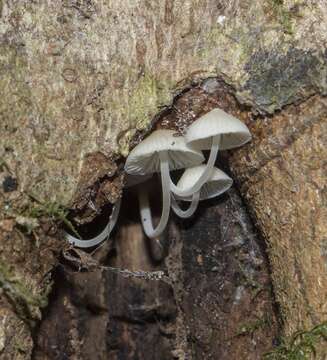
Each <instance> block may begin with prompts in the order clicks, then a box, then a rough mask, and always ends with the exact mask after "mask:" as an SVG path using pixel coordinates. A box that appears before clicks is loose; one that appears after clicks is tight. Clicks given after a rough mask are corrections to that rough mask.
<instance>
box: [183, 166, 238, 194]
mask: <svg viewBox="0 0 327 360" xmlns="http://www.w3.org/2000/svg"><path fill="white" fill-rule="evenodd" d="M205 167H206V165H199V166H194V167H191V168H188V169H186V170H185V171H184V173H183V175H182V176H181V178H180V179H179V181H178V183H177V186H178V187H179V188H181V189H183V190H186V189H188V188H190V187H191V186H193V184H194V183H195V182H196V181H197V180H198V179H199V177H200V176H201V175H202V173H203V171H204V170H205ZM232 184H233V180H232V179H231V178H230V177H229V176H228V175H227V174H225V173H224V172H223V171H221V170H220V169H218V168H217V167H214V168H213V169H212V172H211V175H210V178H209V180H208V181H207V182H206V183H204V184H203V185H202V187H201V189H200V200H206V199H211V198H213V197H215V196H218V195H220V194H222V193H223V192H225V191H227V190H228V189H229V188H230V187H231V186H232ZM177 198H178V199H181V200H184V201H192V196H187V197H185V198H184V197H182V198H181V197H178V196H177Z"/></svg>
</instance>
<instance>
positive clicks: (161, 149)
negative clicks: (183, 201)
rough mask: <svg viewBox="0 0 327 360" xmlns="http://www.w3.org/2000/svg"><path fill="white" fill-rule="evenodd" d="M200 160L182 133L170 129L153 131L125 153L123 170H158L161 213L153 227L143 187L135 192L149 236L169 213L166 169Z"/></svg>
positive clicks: (156, 233)
mask: <svg viewBox="0 0 327 360" xmlns="http://www.w3.org/2000/svg"><path fill="white" fill-rule="evenodd" d="M203 161H204V157H203V154H202V152H201V151H199V150H196V149H194V148H192V147H191V146H188V145H186V143H185V139H184V137H182V136H176V132H175V131H173V130H156V131H154V132H153V133H152V134H151V135H150V136H148V137H147V138H146V139H145V140H144V141H142V142H141V143H140V144H138V145H137V146H136V147H135V148H134V149H133V150H132V151H131V152H130V154H129V156H128V158H127V160H126V163H125V171H126V172H127V173H128V174H132V175H146V174H151V173H154V172H160V173H161V186H162V213H161V218H160V221H159V223H158V225H157V227H156V228H155V229H154V227H153V224H152V216H151V209H150V206H149V199H148V194H147V192H146V190H145V189H143V190H142V189H141V190H140V193H139V201H140V213H141V221H142V224H143V228H144V231H145V233H146V235H147V236H148V237H149V238H155V237H157V236H159V235H160V234H161V233H162V232H163V231H164V229H165V227H166V225H167V222H168V217H169V212H170V201H171V195H170V183H171V180H170V175H169V172H170V170H176V169H181V168H187V167H190V166H195V165H199V164H201V163H202V162H203Z"/></svg>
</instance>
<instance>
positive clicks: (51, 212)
mask: <svg viewBox="0 0 327 360" xmlns="http://www.w3.org/2000/svg"><path fill="white" fill-rule="evenodd" d="M29 197H30V199H31V201H30V202H29V206H28V207H27V208H26V209H24V211H23V213H22V214H21V215H23V216H25V217H27V218H32V219H39V218H41V217H46V218H49V220H50V221H57V222H61V223H64V224H65V225H66V226H67V227H68V228H69V229H70V230H71V231H72V232H73V233H74V234H75V236H77V237H78V238H79V239H80V238H81V237H80V235H79V234H78V232H77V230H76V229H75V227H74V226H73V224H72V223H71V222H70V221H69V220H68V217H67V216H68V213H69V211H68V210H67V209H65V208H64V207H63V206H61V205H60V204H58V203H56V202H41V201H40V200H39V199H38V198H37V197H36V196H35V195H29ZM26 230H27V231H28V230H29V229H26Z"/></svg>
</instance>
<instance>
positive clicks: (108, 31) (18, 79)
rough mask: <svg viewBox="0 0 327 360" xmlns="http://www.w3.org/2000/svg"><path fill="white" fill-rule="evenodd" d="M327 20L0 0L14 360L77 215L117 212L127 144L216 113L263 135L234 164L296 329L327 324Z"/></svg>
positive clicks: (7, 354) (3, 273) (290, 0)
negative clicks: (66, 228)
mask: <svg viewBox="0 0 327 360" xmlns="http://www.w3.org/2000/svg"><path fill="white" fill-rule="evenodd" d="M326 24H327V7H326V4H325V1H324V0H315V1H314V0H311V1H306V2H303V1H297V0H284V1H280V0H278V1H277V0H265V1H261V0H252V1H238V0H233V1H227V0H221V1H215V0H203V1H197V0H190V1H187V2H186V1H179V0H178V1H172V0H166V1H160V2H153V1H147V0H144V1H143V0H142V1H141V0H135V1H124V2H119V1H104V0H102V1H101V0H97V1H95V0H88V1H73V0H64V1H59V0H58V1H57V0H53V1H27V0H26V1H25V0H20V1H8V0H1V1H0V88H1V97H0V135H1V136H0V184H1V187H0V244H1V251H0V285H1V288H2V289H3V292H2V293H1V319H2V321H0V356H1V357H2V358H3V359H7V358H10V359H12V358H13V359H29V358H30V357H31V356H32V355H31V354H32V349H33V340H32V334H33V333H34V332H35V324H36V323H37V322H38V321H39V319H40V317H41V309H42V308H45V307H46V304H47V299H48V294H49V291H50V288H51V277H50V275H49V274H50V273H49V272H50V271H51V270H52V269H53V267H54V265H55V264H56V263H57V255H58V253H59V252H60V251H61V250H62V249H63V248H64V246H65V243H64V241H63V239H62V237H61V235H60V232H58V228H57V224H58V223H60V222H62V221H63V220H66V217H67V214H66V211H65V209H66V208H67V207H69V208H72V209H73V210H74V220H75V222H76V223H78V224H83V223H89V222H90V221H91V220H93V219H94V218H96V217H97V216H98V213H101V212H103V210H104V209H105V208H107V210H108V209H109V210H110V205H106V204H108V203H109V204H113V203H115V201H116V200H117V198H118V197H119V196H120V194H121V191H122V183H123V176H122V166H121V165H122V163H123V160H124V156H126V155H127V154H128V152H129V150H130V148H131V146H133V145H135V144H136V143H137V142H138V141H140V140H141V139H142V137H143V136H144V135H145V134H146V133H148V132H149V131H151V129H152V128H154V127H155V126H161V127H166V128H175V129H176V130H178V131H183V129H185V126H187V124H189V123H190V122H192V121H193V119H194V118H196V117H197V116H199V115H201V114H203V113H204V112H205V111H207V110H210V109H211V108H213V107H215V106H219V107H222V108H223V109H224V110H226V111H228V112H231V113H233V114H234V115H237V116H239V117H240V118H241V119H242V120H243V121H245V122H246V123H247V125H248V126H249V128H250V130H251V131H252V133H253V135H254V137H253V142H252V143H251V144H250V145H249V146H247V147H245V148H244V149H243V150H240V151H236V152H235V153H233V154H232V155H231V156H230V155H229V154H228V155H225V156H224V163H225V164H230V168H231V171H232V174H233V175H234V178H235V180H236V186H237V188H238V189H239V190H240V193H241V194H242V195H243V197H244V200H245V202H246V204H247V207H248V209H249V213H250V215H251V216H252V218H253V220H254V221H255V226H256V227H257V229H258V230H259V232H260V234H261V236H262V238H263V239H264V241H265V242H266V244H267V249H268V257H269V262H270V266H271V272H272V279H273V285H274V291H275V296H276V300H277V302H278V304H279V305H280V310H281V317H282V320H283V325H284V327H283V330H284V333H285V334H291V333H292V332H294V331H295V330H297V329H300V328H303V327H304V328H305V327H310V326H311V325H313V324H317V323H319V322H321V321H322V320H324V319H325V318H326V304H327V294H326V289H327V274H326V272H327V264H326V248H327V245H326V235H325V234H326V223H327V222H326V212H325V208H326V206H325V205H326V204H325V202H326V199H325V194H324V191H325V190H324V186H325V185H324V178H325V176H326V173H325V172H324V166H326V164H325V160H324V159H326V153H325V148H326V142H327V140H326V137H325V134H326V129H325V128H326V121H325V119H326V115H327V114H326V104H325V99H324V96H325V94H326V90H327V82H326V74H327V60H326V42H327V28H326ZM207 78H211V79H209V80H207V81H204V82H202V81H203V80H205V79H207ZM176 96H179V97H178V100H177V101H175V103H174V107H171V105H172V103H173V99H174V98H176ZM178 101H179V103H178ZM218 212H219V211H218ZM208 216H211V215H210V214H209V215H208ZM181 234H182V233H181ZM180 236H182V237H183V236H186V235H185V234H184V235H180ZM185 242H186V241H185ZM184 246H187V245H184ZM197 246H198V245H197ZM200 247H201V246H200ZM203 249H204V248H203ZM187 254H188V255H187ZM137 256H141V255H140V254H139V255H137ZM183 256H185V258H187V257H188V256H189V253H188V251H187V250H185V253H184V255H183ZM183 256H182V257H179V258H176V259H175V260H174V261H175V263H176V264H180V266H182V267H184V266H186V267H187V265H186V264H187V263H188V261H186V262H185V263H184V260H183ZM194 269H196V267H194ZM204 273H205V274H206V271H204ZM80 276H81V277H83V275H81V274H80ZM84 276H88V275H84ZM94 281H97V280H96V277H95V278H94ZM181 281H182V280H181ZM203 281H208V282H210V275H208V277H204V280H203ZM181 283H182V282H181ZM108 284H109V285H108ZM114 284H116V280H113V279H111V280H110V281H109V282H107V285H106V286H107V287H111V286H113V285H114ZM131 286H132V285H131ZM133 286H134V285H133ZM133 286H132V287H133ZM183 286H185V287H186V286H187V284H183ZM150 287H151V286H150ZM107 290H108V289H107ZM192 292H193V290H190V293H192ZM174 299H175V300H174V301H177V300H176V298H174ZM62 301H64V298H63V299H62ZM117 301H118V300H117ZM177 305H178V304H177ZM101 306H102V305H101ZM101 306H100V308H101ZM106 306H107V305H106ZM186 307H187V304H186ZM49 311H51V310H49ZM100 312H101V311H100ZM172 313H173V312H172ZM171 316H172V318H173V317H174V316H173V315H171ZM177 319H179V318H178V317H177ZM174 321H175V320H174ZM176 321H179V320H176ZM204 323H205V322H204ZM190 327H191V328H192V326H191V325H190ZM17 329H19V331H17ZM193 330H194V329H193ZM193 330H192V331H191V332H192V334H194V331H195V330H194V331H193ZM72 331H73V330H72ZM156 331H157V330H156ZM123 333H124V332H123ZM184 335H185V334H184ZM184 335H180V336H182V337H183V336H184ZM79 336H80V335H78V334H74V336H73V338H74V339H75V338H76V339H77V340H78V341H80V337H79ZM194 336H195V335H194ZM213 336H214V335H213ZM200 338H201V336H199V339H200ZM77 340H76V341H77ZM199 342H201V339H200V340H199ZM77 343H78V342H77ZM210 344H211V342H210V343H209V344H208V343H205V344H204V345H203V346H204V348H206V351H207V354H208V353H210V351H211V348H210V346H211V345H210ZM175 350H176V349H175ZM194 351H195V353H194V354H197V351H199V350H196V349H195V350H194ZM174 354H175V355H176V356H178V351H177V352H175V353H174ZM72 356H73V355H72ZM74 356H75V358H78V354H77V355H74ZM181 356H182V355H181ZM194 356H197V355H194ZM72 358H73V357H72ZM177 358H178V357H177ZM195 358H196V357H195Z"/></svg>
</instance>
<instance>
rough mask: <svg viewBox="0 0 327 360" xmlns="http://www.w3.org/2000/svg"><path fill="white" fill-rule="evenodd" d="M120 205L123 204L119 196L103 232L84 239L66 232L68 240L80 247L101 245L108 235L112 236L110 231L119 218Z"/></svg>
mask: <svg viewBox="0 0 327 360" xmlns="http://www.w3.org/2000/svg"><path fill="white" fill-rule="evenodd" d="M120 205H121V198H119V199H118V200H117V201H116V203H115V204H114V206H113V208H112V213H111V215H110V217H109V221H108V224H107V225H106V227H105V228H104V229H103V230H102V231H101V233H100V234H99V235H97V236H95V237H94V238H92V239H87V240H82V239H78V238H76V237H75V236H72V235H70V234H68V233H67V232H66V233H65V238H66V240H68V242H69V243H70V244H71V245H73V246H76V247H79V248H89V247H93V246H96V245H99V244H100V243H101V242H103V241H104V240H106V239H108V237H109V236H110V233H111V232H112V230H113V228H114V227H115V225H116V222H117V219H118V215H119V210H120Z"/></svg>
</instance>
